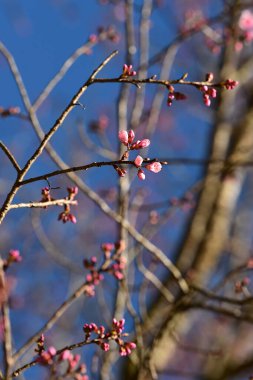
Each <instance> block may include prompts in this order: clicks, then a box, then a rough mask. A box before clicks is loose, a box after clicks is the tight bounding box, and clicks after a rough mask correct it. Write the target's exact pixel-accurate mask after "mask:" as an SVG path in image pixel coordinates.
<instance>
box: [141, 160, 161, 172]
mask: <svg viewBox="0 0 253 380" xmlns="http://www.w3.org/2000/svg"><path fill="white" fill-rule="evenodd" d="M145 168H146V169H148V170H150V171H151V172H153V173H159V172H160V171H161V170H162V164H161V163H160V162H152V163H151V164H147V165H146V166H145Z"/></svg>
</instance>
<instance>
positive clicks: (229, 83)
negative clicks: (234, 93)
mask: <svg viewBox="0 0 253 380" xmlns="http://www.w3.org/2000/svg"><path fill="white" fill-rule="evenodd" d="M238 84H239V82H237V81H235V80H233V79H227V80H226V81H225V83H224V85H225V87H226V89H227V90H233V89H234V88H235V87H236V86H238Z"/></svg>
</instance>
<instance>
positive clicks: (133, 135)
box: [128, 129, 135, 144]
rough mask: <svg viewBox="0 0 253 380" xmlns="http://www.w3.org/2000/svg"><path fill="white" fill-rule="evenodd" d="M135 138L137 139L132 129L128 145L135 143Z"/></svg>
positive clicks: (129, 133)
mask: <svg viewBox="0 0 253 380" xmlns="http://www.w3.org/2000/svg"><path fill="white" fill-rule="evenodd" d="M134 138H135V133H134V131H133V130H132V129H130V131H129V132H128V143H129V144H132V142H133V141H134Z"/></svg>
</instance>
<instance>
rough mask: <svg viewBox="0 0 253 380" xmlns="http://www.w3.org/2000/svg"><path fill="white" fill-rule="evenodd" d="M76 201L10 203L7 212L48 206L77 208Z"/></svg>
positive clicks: (57, 200)
mask: <svg viewBox="0 0 253 380" xmlns="http://www.w3.org/2000/svg"><path fill="white" fill-rule="evenodd" d="M77 204H78V203H77V201H75V200H70V199H64V198H63V199H56V200H54V201H47V202H29V203H17V204H15V203H12V204H11V205H10V206H9V210H11V209H16V208H24V207H27V208H33V207H37V208H38V207H42V208H45V207H48V206H63V205H72V206H77Z"/></svg>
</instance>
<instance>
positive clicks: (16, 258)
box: [3, 249, 22, 270]
mask: <svg viewBox="0 0 253 380" xmlns="http://www.w3.org/2000/svg"><path fill="white" fill-rule="evenodd" d="M20 261H22V256H21V255H20V252H19V251H18V250H17V249H11V250H10V251H9V254H8V257H7V259H6V260H4V263H3V269H4V270H6V269H8V268H9V266H10V265H11V264H12V263H20Z"/></svg>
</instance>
